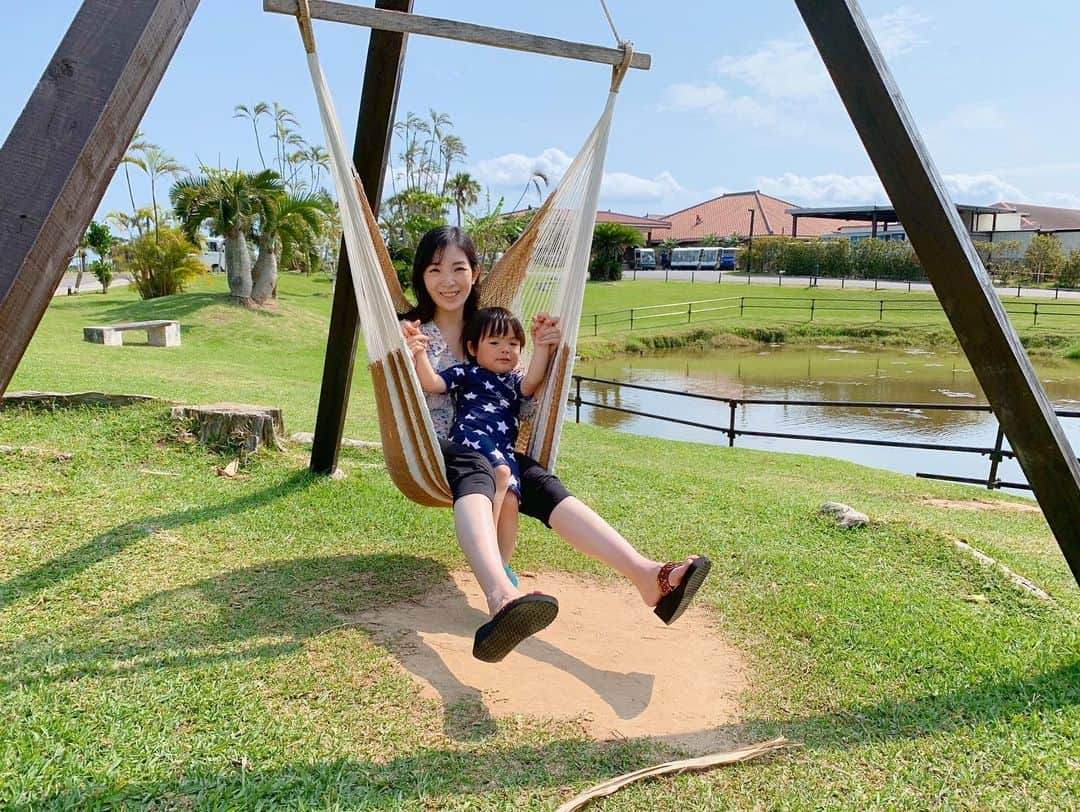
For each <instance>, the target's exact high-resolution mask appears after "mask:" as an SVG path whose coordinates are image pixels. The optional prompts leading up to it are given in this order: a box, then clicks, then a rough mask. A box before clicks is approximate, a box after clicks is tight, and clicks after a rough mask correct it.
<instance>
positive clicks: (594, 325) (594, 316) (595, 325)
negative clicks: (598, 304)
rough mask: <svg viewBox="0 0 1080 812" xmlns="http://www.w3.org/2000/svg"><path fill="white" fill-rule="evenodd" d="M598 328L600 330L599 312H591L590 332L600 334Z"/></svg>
mask: <svg viewBox="0 0 1080 812" xmlns="http://www.w3.org/2000/svg"><path fill="white" fill-rule="evenodd" d="M599 330H600V314H599V313H593V314H592V334H593V335H594V336H596V335H600V332H599Z"/></svg>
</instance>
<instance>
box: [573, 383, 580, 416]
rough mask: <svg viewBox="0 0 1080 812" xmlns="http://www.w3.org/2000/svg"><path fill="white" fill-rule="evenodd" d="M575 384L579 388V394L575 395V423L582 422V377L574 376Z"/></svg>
mask: <svg viewBox="0 0 1080 812" xmlns="http://www.w3.org/2000/svg"><path fill="white" fill-rule="evenodd" d="M574 384H575V386H576V388H577V393H576V394H575V395H574V422H575V423H580V422H581V376H580V375H575V376H574Z"/></svg>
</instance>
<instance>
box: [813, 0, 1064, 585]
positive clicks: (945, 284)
mask: <svg viewBox="0 0 1080 812" xmlns="http://www.w3.org/2000/svg"><path fill="white" fill-rule="evenodd" d="M795 4H796V6H798V8H799V13H800V14H802V17H803V20H804V21H805V22H806V27H807V28H808V29H809V30H810V35H811V37H813V39H814V43H815V44H816V45H817V49H818V51H819V52H820V54H821V57H822V59H823V60H824V62H825V66H826V67H827V68H828V70H829V73H830V74H831V75H832V79H833V82H834V83H835V84H836V89H837V90H838V91H839V93H840V98H841V99H842V100H843V102H844V105H845V107H847V111H848V114H849V115H850V116H851V120H852V122H853V123H854V125H855V129H856V130H857V131H858V133H859V137H860V138H861V139H862V142H863V145H864V146H865V147H866V151H867V153H868V154H869V156H870V160H871V161H872V162H873V164H874V166H875V168H876V169H877V172H878V176H879V177H880V178H881V183H882V185H883V186H884V187H885V191H886V192H887V193H888V195H889V199H890V200H891V201H892V203H893V206H894V207H895V210H896V213H897V215H898V217H899V219H900V222H902V223H903V224H904V228H905V229H906V231H907V234H908V238H909V239H910V240H911V244H912V246H913V247H914V249H915V252H916V253H917V254H918V256H919V260H920V261H921V262H922V264H923V267H924V268H925V269H926V275H927V276H928V277H929V278H930V282H931V284H932V285H933V286H934V291H935V292H936V293H937V295H938V299H940V301H941V305H942V308H943V309H944V310H945V314H946V315H947V316H948V317H949V322H950V323H951V324H952V327H953V330H955V331H956V337H957V339H959V341H960V346H961V347H962V348H963V350H964V353H965V354H966V355H967V357H968V360H969V361H970V362H971V368H972V370H974V372H975V375H976V377H977V378H978V379H979V384H980V385H981V386H982V388H983V391H984V392H985V393H986V396H987V399H988V400H989V401H990V405H991V407H992V408H993V410H994V414H995V415H996V416H997V419H998V422H999V423H1000V425H1001V427H1002V428H1003V429H1004V431H1005V436H1007V437H1008V438H1009V443H1010V445H1011V446H1012V449H1013V450H1014V451H1015V453H1016V456H1017V459H1018V460H1019V462H1020V466H1021V467H1022V468H1023V469H1024V474H1025V475H1026V476H1027V479H1028V482H1029V483H1031V487H1032V490H1033V491H1034V493H1035V497H1036V498H1037V499H1038V500H1039V505H1040V506H1041V507H1042V509H1043V513H1044V514H1045V516H1046V521H1047V523H1048V524H1049V525H1050V529H1051V530H1052V531H1053V533H1054V537H1055V538H1056V539H1057V543H1058V545H1059V546H1060V547H1061V551H1062V553H1064V555H1065V559H1066V561H1068V564H1069V567H1070V568H1071V569H1072V573H1073V576H1074V578H1076V580H1077V582H1078V583H1080V464H1078V463H1077V460H1076V455H1075V454H1074V453H1073V450H1072V448H1071V447H1070V446H1069V442H1068V440H1067V439H1066V438H1065V434H1064V432H1063V431H1062V430H1061V424H1060V423H1059V422H1058V419H1057V416H1056V415H1055V414H1054V410H1053V408H1052V407H1051V405H1050V402H1049V400H1048V398H1047V397H1046V393H1045V392H1044V391H1043V389H1042V386H1041V385H1040V384H1039V379H1038V377H1037V376H1036V374H1035V371H1034V369H1033V368H1032V366H1031V362H1030V361H1029V360H1028V357H1027V355H1026V354H1025V352H1024V348H1023V346H1022V345H1021V344H1020V339H1019V338H1018V337H1017V335H1016V332H1015V331H1014V330H1013V328H1012V325H1011V324H1010V323H1009V320H1008V317H1007V315H1006V313H1005V309H1004V307H1003V306H1002V304H1001V302H1000V300H999V299H998V297H997V295H996V294H995V292H994V289H993V286H992V285H991V283H990V280H989V278H988V277H987V275H986V272H985V271H984V270H983V268H982V263H981V262H980V261H979V257H978V254H977V253H976V252H975V246H974V245H973V244H972V242H971V236H970V234H969V233H968V231H967V229H966V228H965V227H964V225H963V223H961V222H960V216H959V214H958V213H957V211H956V206H955V205H953V203H952V201H951V200H950V198H949V195H948V193H947V192H946V191H945V186H944V183H943V182H942V180H941V177H940V175H939V174H938V172H937V169H936V168H935V166H934V164H933V162H932V161H931V159H930V156H929V154H928V153H927V150H926V148H925V147H924V146H923V143H922V140H921V138H920V137H919V135H918V132H917V131H916V129H915V124H914V122H913V120H912V118H911V114H910V113H909V112H908V110H907V107H906V105H905V104H904V102H903V99H902V98H901V95H900V90H899V88H898V87H897V85H896V82H895V80H894V79H893V77H892V74H891V73H890V72H889V69H888V67H887V66H886V64H885V59H884V57H883V56H882V54H881V51H880V49H879V48H878V46H877V43H876V42H875V41H874V38H873V35H872V34H871V32H870V27H869V25H868V24H867V22H866V19H865V17H863V14H862V12H861V10H860V9H859V6H858V3H857V2H856V1H855V0H795Z"/></svg>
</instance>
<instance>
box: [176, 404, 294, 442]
mask: <svg viewBox="0 0 1080 812" xmlns="http://www.w3.org/2000/svg"><path fill="white" fill-rule="evenodd" d="M172 416H173V419H174V420H184V421H189V422H192V423H194V424H195V426H197V427H198V435H199V442H200V443H202V444H203V445H208V446H215V447H219V448H220V447H225V448H235V449H237V450H238V451H242V452H244V453H245V454H250V453H252V452H254V451H255V450H256V449H257V448H258V447H259V446H260V445H265V446H268V447H269V448H273V449H275V450H278V451H280V450H282V444H281V439H280V438H281V437H282V436H283V435H284V433H285V422H284V420H282V417H281V409H276V408H274V407H271V406H252V405H250V404H247V403H214V404H211V405H209V406H174V407H173V410H172Z"/></svg>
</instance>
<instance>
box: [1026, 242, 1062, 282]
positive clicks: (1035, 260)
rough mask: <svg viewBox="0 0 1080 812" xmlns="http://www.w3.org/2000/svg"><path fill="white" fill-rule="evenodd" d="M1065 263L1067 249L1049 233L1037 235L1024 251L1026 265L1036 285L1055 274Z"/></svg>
mask: <svg viewBox="0 0 1080 812" xmlns="http://www.w3.org/2000/svg"><path fill="white" fill-rule="evenodd" d="M1064 265H1065V251H1064V250H1063V249H1062V247H1061V243H1060V242H1058V241H1057V239H1056V238H1055V237H1052V236H1051V235H1049V234H1038V235H1036V236H1035V237H1034V238H1033V239H1032V240H1031V242H1030V243H1028V247H1027V250H1026V251H1024V266H1025V267H1026V268H1027V270H1028V273H1030V274H1031V275H1032V277H1033V278H1034V282H1035V284H1036V285H1039V284H1042V282H1043V280H1044V279H1048V278H1052V277H1053V276H1055V275H1056V274H1057V272H1058V271H1060V270H1061V268H1062V267H1063V266H1064Z"/></svg>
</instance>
